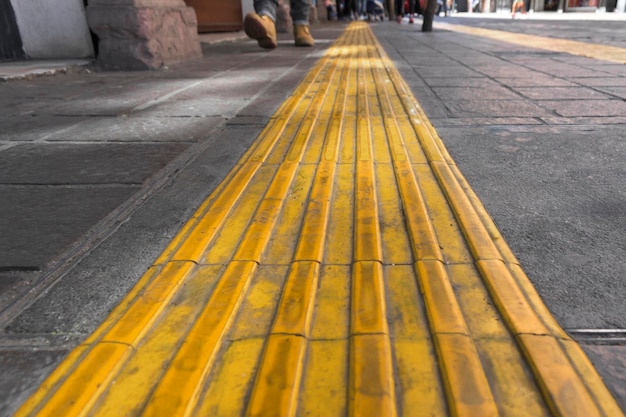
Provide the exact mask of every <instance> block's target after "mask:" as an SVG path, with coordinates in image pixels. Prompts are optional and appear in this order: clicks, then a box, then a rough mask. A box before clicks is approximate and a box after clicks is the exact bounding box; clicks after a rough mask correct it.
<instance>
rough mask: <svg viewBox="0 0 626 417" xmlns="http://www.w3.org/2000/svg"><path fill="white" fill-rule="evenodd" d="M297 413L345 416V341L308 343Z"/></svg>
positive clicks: (346, 400) (315, 341) (346, 363)
mask: <svg viewBox="0 0 626 417" xmlns="http://www.w3.org/2000/svg"><path fill="white" fill-rule="evenodd" d="M309 345H310V346H309V351H308V354H307V362H306V372H305V374H304V378H303V381H302V390H301V392H300V402H299V404H298V409H297V415H299V416H345V415H347V409H348V398H347V394H348V390H347V389H346V387H347V386H348V372H347V369H348V341H347V340H346V339H337V340H313V341H311V342H310V343H309Z"/></svg>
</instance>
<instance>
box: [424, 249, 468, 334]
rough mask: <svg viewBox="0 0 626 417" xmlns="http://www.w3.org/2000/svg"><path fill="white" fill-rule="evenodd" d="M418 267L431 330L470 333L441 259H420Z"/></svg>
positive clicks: (436, 332)
mask: <svg viewBox="0 0 626 417" xmlns="http://www.w3.org/2000/svg"><path fill="white" fill-rule="evenodd" d="M416 269H417V276H418V279H419V283H420V288H421V290H422V293H423V295H424V303H425V304H426V311H427V312H428V319H429V322H430V326H431V332H432V333H433V334H439V333H455V334H461V335H469V330H468V329H467V325H466V324H465V319H464V318H463V313H462V312H461V308H460V307H459V304H458V302H457V299H456V296H455V294H454V291H453V289H452V285H451V284H450V280H449V279H448V274H447V273H446V270H445V269H444V267H443V264H442V263H441V262H439V261H418V262H417V264H416Z"/></svg>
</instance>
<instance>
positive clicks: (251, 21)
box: [243, 13, 278, 49]
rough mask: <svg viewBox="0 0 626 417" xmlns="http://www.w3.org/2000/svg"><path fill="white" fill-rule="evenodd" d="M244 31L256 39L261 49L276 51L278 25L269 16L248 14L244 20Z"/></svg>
mask: <svg viewBox="0 0 626 417" xmlns="http://www.w3.org/2000/svg"><path fill="white" fill-rule="evenodd" d="M243 30H244V31H245V32H246V35H248V36H249V37H251V38H252V39H256V40H257V42H258V43H259V46H260V47H261V48H265V49H274V48H276V47H277V46H278V43H276V25H275V24H274V21H273V20H272V19H270V18H269V17H267V16H259V15H258V14H256V13H248V14H247V15H246V17H245V19H244V20H243Z"/></svg>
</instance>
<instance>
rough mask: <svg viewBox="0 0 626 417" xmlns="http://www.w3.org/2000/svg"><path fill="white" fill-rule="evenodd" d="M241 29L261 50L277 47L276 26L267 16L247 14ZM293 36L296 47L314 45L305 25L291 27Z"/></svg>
mask: <svg viewBox="0 0 626 417" xmlns="http://www.w3.org/2000/svg"><path fill="white" fill-rule="evenodd" d="M243 29H244V31H245V32H246V35H248V36H249V37H251V38H252V39H256V40H257V42H258V43H259V46H260V47H261V48H265V49H274V48H276V47H277V46H278V43H277V42H276V25H275V24H274V21H273V20H272V19H270V18H269V17H267V16H260V15H258V14H256V13H248V14H247V15H246V18H245V19H244V21H243ZM293 36H294V38H295V44H296V46H313V44H314V43H315V41H314V40H313V36H311V32H309V26H307V25H293Z"/></svg>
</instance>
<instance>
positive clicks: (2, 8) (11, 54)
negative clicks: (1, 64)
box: [0, 0, 25, 61]
mask: <svg viewBox="0 0 626 417" xmlns="http://www.w3.org/2000/svg"><path fill="white" fill-rule="evenodd" d="M24 56H25V54H24V49H23V48H22V38H21V37H20V31H19V30H18V28H17V22H16V21H15V12H14V11H13V7H12V6H11V0H0V61H13V60H16V59H22V58H24Z"/></svg>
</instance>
